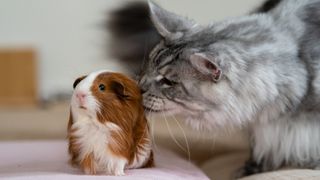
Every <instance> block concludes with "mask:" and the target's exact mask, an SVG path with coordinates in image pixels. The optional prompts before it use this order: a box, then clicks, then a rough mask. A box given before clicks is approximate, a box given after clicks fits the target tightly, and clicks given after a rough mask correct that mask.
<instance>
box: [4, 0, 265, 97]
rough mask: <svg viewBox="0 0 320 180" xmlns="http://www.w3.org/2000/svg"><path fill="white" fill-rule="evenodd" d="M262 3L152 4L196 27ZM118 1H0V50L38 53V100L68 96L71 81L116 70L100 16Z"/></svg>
mask: <svg viewBox="0 0 320 180" xmlns="http://www.w3.org/2000/svg"><path fill="white" fill-rule="evenodd" d="M261 1H262V0H241V1H240V0H238V1H236V0H198V1H195V0H158V1H156V2H158V3H159V4H160V5H163V6H164V7H165V8H167V9H169V10H172V11H174V12H177V13H179V14H182V15H187V16H189V17H190V18H194V19H195V20H197V21H198V22H200V23H209V22H211V21H212V20H214V21H216V20H221V19H223V18H225V17H232V16H237V15H241V14H244V13H246V12H248V11H249V10H250V9H252V8H253V7H255V6H256V5H257V4H259V3H260V2H261ZM122 2H124V1H120V0H27V1H23V0H1V1H0V25H1V28H0V48H1V47H17V46H19V47H25V46H28V47H29V46H31V47H34V48H36V49H37V50H38V58H39V65H38V71H39V73H38V74H39V75H40V76H39V92H40V96H41V97H50V96H51V95H54V94H56V93H60V92H69V91H71V85H72V82H73V80H74V79H75V78H76V77H78V76H79V75H82V74H85V73H88V72H90V71H93V70H96V69H102V68H103V69H105V68H107V69H112V70H120V68H119V66H117V64H115V63H112V62H111V61H106V59H107V58H106V57H105V56H104V43H105V39H104V33H103V31H102V29H101V28H100V27H99V23H101V22H102V21H103V18H104V16H105V13H106V12H107V11H109V10H110V9H112V8H113V7H115V6H118V5H120V4H121V3H122Z"/></svg>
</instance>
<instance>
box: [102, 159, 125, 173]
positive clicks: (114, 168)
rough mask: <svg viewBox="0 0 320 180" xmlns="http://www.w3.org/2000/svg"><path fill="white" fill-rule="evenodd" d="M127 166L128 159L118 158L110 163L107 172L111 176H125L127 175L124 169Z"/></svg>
mask: <svg viewBox="0 0 320 180" xmlns="http://www.w3.org/2000/svg"><path fill="white" fill-rule="evenodd" d="M125 166H126V161H124V160H117V162H113V163H112V164H109V166H107V169H106V174H108V175H111V176H123V175H125V173H124V169H125Z"/></svg>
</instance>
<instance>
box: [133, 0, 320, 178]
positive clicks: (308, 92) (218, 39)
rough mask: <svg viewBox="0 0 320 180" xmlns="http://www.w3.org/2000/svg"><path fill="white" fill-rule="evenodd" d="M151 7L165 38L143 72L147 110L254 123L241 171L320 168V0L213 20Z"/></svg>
mask: <svg viewBox="0 0 320 180" xmlns="http://www.w3.org/2000/svg"><path fill="white" fill-rule="evenodd" d="M149 6H150V14H151V19H152V22H153V24H154V26H155V28H156V30H157V32H158V33H159V34H160V37H161V40H160V42H159V43H158V44H157V45H156V46H155V47H154V48H153V50H152V51H151V53H150V54H149V58H148V61H145V63H144V66H143V68H142V72H141V74H140V76H139V85H140V87H141V89H142V90H143V92H144V94H143V95H144V106H145V107H146V108H147V109H149V110H151V111H153V112H163V113H168V114H180V115H182V116H184V117H185V119H186V122H187V123H188V124H190V125H191V126H193V127H195V128H197V129H209V130H212V131H213V132H214V130H215V129H216V128H219V129H220V128H230V127H231V128H232V127H244V126H248V127H249V129H250V135H251V147H252V155H251V158H250V160H249V161H248V162H247V163H246V165H245V166H244V168H243V171H242V174H241V175H250V174H254V173H259V172H264V171H271V170H275V169H279V168H280V167H283V166H291V167H298V168H318V167H320V43H319V42H320V0H282V1H278V3H277V4H276V5H274V7H272V8H270V9H268V10H267V12H264V13H263V12H261V13H254V14H251V15H246V16H243V17H239V18H234V19H228V20H225V21H222V22H217V23H213V24H211V25H207V26H203V25H200V24H197V23H196V22H194V21H192V20H190V19H187V18H185V17H181V16H178V15H176V14H174V13H171V12H168V11H166V10H164V9H162V8H161V7H159V6H157V5H156V4H154V3H149Z"/></svg>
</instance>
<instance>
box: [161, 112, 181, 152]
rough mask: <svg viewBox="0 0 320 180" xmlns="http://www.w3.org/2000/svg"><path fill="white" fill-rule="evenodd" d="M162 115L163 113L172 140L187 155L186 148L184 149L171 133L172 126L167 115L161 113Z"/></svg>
mask: <svg viewBox="0 0 320 180" xmlns="http://www.w3.org/2000/svg"><path fill="white" fill-rule="evenodd" d="M161 113H162V116H163V117H164V120H165V122H166V125H167V128H168V131H169V134H170V136H171V138H172V140H173V141H174V142H175V143H176V145H177V146H178V147H179V148H180V149H181V150H182V151H183V152H185V153H187V151H186V150H185V148H184V147H183V146H182V145H181V144H180V143H179V142H178V140H177V139H176V138H175V137H174V135H173V133H172V131H171V128H170V126H169V123H168V120H167V118H166V116H165V114H164V113H163V111H161Z"/></svg>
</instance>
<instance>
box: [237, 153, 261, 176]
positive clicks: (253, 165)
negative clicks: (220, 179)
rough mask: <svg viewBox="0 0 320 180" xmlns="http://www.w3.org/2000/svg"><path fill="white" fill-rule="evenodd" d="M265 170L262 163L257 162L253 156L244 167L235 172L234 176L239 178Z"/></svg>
mask: <svg viewBox="0 0 320 180" xmlns="http://www.w3.org/2000/svg"><path fill="white" fill-rule="evenodd" d="M263 171H264V170H263V168H262V164H261V163H257V162H256V161H254V160H253V159H252V158H250V159H249V160H247V161H246V163H245V164H244V166H243V167H241V168H240V169H238V170H237V171H236V172H235V173H234V176H233V177H234V179H239V178H242V177H245V176H250V175H253V174H257V173H261V172H263Z"/></svg>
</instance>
